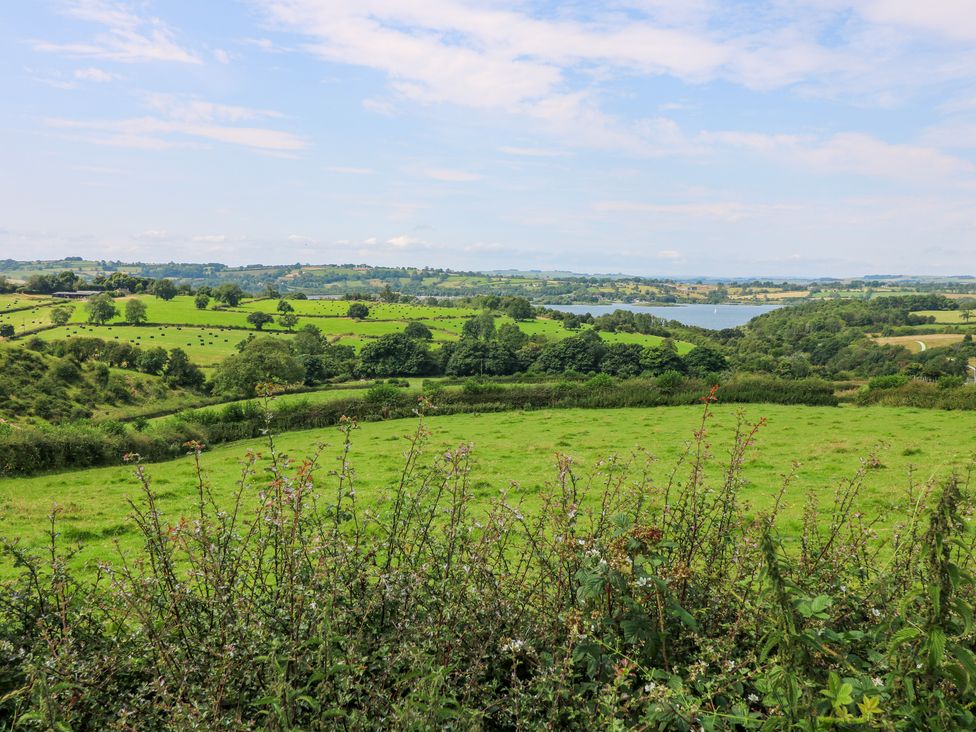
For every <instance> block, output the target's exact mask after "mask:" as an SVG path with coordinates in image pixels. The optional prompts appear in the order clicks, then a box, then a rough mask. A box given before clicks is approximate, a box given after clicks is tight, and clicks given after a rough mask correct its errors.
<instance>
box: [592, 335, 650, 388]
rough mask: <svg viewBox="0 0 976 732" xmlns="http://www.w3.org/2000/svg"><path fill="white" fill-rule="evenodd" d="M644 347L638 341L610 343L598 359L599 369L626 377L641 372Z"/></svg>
mask: <svg viewBox="0 0 976 732" xmlns="http://www.w3.org/2000/svg"><path fill="white" fill-rule="evenodd" d="M643 353H644V348H643V346H641V345H640V344H639V343H611V344H610V345H609V346H607V352H606V354H605V355H604V357H603V360H601V361H600V371H602V372H604V373H607V374H612V375H613V376H619V377H621V378H623V379H627V378H630V377H633V376H637V375H638V374H639V373H640V372H641V356H642V355H643Z"/></svg>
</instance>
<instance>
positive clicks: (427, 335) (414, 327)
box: [403, 321, 434, 341]
mask: <svg viewBox="0 0 976 732" xmlns="http://www.w3.org/2000/svg"><path fill="white" fill-rule="evenodd" d="M403 334H404V335H406V336H409V337H410V338H417V339H419V340H422V341H429V340H432V339H433V338H434V334H433V333H431V332H430V328H428V327H427V326H426V325H424V324H423V323H418V322H416V321H414V322H412V323H407V327H406V328H404V329H403Z"/></svg>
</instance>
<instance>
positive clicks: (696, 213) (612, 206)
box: [593, 201, 779, 223]
mask: <svg viewBox="0 0 976 732" xmlns="http://www.w3.org/2000/svg"><path fill="white" fill-rule="evenodd" d="M774 208H779V207H777V206H772V205H754V204H745V203H739V202H737V201H715V202H708V203H646V202H641V201H598V202H597V203H595V204H593V209H594V210H595V211H598V212H602V213H630V214H648V215H652V216H661V217H676V218H680V219H714V220H719V221H725V222H728V223H734V222H736V221H741V220H742V219H745V218H750V217H753V216H755V215H757V214H760V213H765V212H767V211H769V210H771V209H774Z"/></svg>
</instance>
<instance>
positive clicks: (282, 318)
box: [278, 313, 298, 330]
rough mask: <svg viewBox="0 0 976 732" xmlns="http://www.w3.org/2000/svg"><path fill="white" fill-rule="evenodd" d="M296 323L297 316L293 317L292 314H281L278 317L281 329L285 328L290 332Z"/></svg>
mask: <svg viewBox="0 0 976 732" xmlns="http://www.w3.org/2000/svg"><path fill="white" fill-rule="evenodd" d="M297 322H298V316H297V315H295V314H294V313H282V314H281V315H279V316H278V323H279V324H280V325H281V327H282V328H285V329H287V330H291V329H292V328H294V327H295V324H296V323H297Z"/></svg>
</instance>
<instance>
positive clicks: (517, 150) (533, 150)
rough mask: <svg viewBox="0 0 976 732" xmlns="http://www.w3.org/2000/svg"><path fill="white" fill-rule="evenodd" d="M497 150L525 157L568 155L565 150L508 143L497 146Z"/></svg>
mask: <svg viewBox="0 0 976 732" xmlns="http://www.w3.org/2000/svg"><path fill="white" fill-rule="evenodd" d="M498 152H502V153H505V154H506V155H518V156H522V157H527V158H562V157H566V156H567V155H569V153H568V152H566V151H565V150H551V149H549V148H543V147H513V146H508V145H504V146H502V147H500V148H498Z"/></svg>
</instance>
